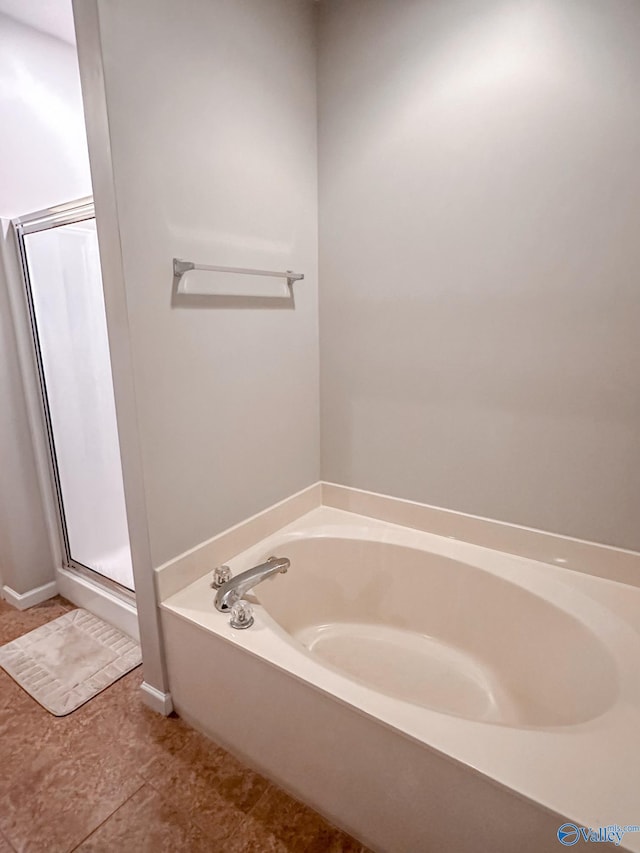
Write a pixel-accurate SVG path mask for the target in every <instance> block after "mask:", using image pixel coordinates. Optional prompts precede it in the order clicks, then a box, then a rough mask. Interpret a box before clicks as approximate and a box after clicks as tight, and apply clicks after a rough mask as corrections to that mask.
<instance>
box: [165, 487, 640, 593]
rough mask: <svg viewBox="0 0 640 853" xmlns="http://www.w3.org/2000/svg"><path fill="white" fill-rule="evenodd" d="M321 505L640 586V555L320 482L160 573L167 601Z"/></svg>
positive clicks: (238, 526) (182, 556) (263, 512)
mask: <svg viewBox="0 0 640 853" xmlns="http://www.w3.org/2000/svg"><path fill="white" fill-rule="evenodd" d="M320 506H325V507H333V508H335V509H342V510H346V511H347V512H351V513H355V514H357V515H362V516H366V517H368V518H372V519H378V520H379V521H386V522H389V523H391V524H398V525H401V526H402V527H409V528H412V529H414V530H420V531H423V532H425V533H433V534H435V535H438V536H445V537H447V538H449V539H456V540H460V541H462V542H469V543H471V544H475V545H480V546H482V547H484V548H491V549H494V550H496V551H502V552H505V553H508V554H514V555H516V556H519V557H527V558H529V559H531V560H535V561H537V562H542V563H549V564H551V565H555V566H558V567H560V568H564V569H571V570H573V571H576V572H581V573H584V574H588V575H593V576H595V577H598V578H606V579H608V580H613V581H619V582H621V583H624V584H629V585H630V586H636V587H640V553H638V552H637V551H629V550H626V549H624V548H615V547H613V546H611V545H601V544H599V543H597V542H587V541H586V540H583V539H573V538H571V537H569V536H560V535H558V534H555V533H548V532H546V531H544V530H534V529H532V528H529V527H520V526H518V525H516V524H509V523H507V522H504V521H496V520H495V519H491V518H481V517H479V516H476V515H468V514H466V513H463V512H455V511H454V510H449V509H442V508H440V507H434V506H429V505H428V504H421V503H416V502H415V501H409V500H404V499H402V498H396V497H392V496H390V495H381V494H377V493H376V492H367V491H364V490H362V489H354V488H351V487H350V486H343V485H339V484H337V483H325V482H318V483H314V484H313V485H311V486H308V487H307V488H305V489H303V490H302V491H300V492H297V493H296V494H294V495H291V496H290V497H288V498H286V499H285V500H283V501H279V502H278V503H276V504H274V505H273V506H270V507H268V508H267V509H265V510H263V511H262V512H259V513H257V514H256V515H253V516H251V518H248V519H246V520H245V521H242V522H240V523H239V524H236V525H234V526H233V527H230V528H229V529H228V530H225V531H223V532H222V533H219V534H218V535H217V536H214V537H212V538H211V539H208V540H207V541H206V542H203V543H201V544H200V545H197V546H196V547H195V548H191V549H190V550H189V551H185V552H184V554H181V555H180V556H179V557H176V558H175V559H173V560H169V561H168V562H166V563H164V564H163V565H161V566H159V567H158V568H157V569H156V570H155V583H156V591H157V597H158V601H159V602H163V601H164V600H165V599H167V598H169V597H170V596H171V595H173V594H174V593H176V592H178V591H179V590H181V589H183V588H184V587H185V586H187V585H188V584H190V583H192V582H193V581H195V580H197V579H198V578H200V577H202V575H204V574H205V573H206V572H210V571H211V570H212V569H213V568H214V567H215V566H217V565H220V564H221V563H224V562H225V561H226V560H228V559H230V558H231V557H233V556H235V555H237V554H239V553H240V552H241V551H244V550H246V549H247V548H249V547H251V545H253V544H254V543H255V542H258V541H260V540H261V539H264V538H265V537H267V536H270V535H271V534H272V533H275V532H276V531H277V530H279V529H280V528H282V527H284V526H285V525H286V524H289V523H290V522H292V521H294V520H295V519H297V518H300V517H301V516H302V515H304V514H305V513H307V512H310V511H311V510H312V509H315V508H317V507H320Z"/></svg>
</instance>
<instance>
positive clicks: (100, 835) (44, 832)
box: [0, 598, 367, 853]
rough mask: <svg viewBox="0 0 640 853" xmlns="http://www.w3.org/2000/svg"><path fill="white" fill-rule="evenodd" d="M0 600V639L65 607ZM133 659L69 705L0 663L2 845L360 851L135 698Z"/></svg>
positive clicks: (7, 848) (119, 851)
mask: <svg viewBox="0 0 640 853" xmlns="http://www.w3.org/2000/svg"><path fill="white" fill-rule="evenodd" d="M71 607H72V605H70V604H69V603H68V602H66V601H64V600H63V599H61V598H55V599H51V600H50V601H48V602H45V603H44V604H41V605H39V606H38V607H34V608H31V609H30V610H26V611H23V612H20V611H17V610H15V609H14V608H13V607H11V606H10V605H8V604H7V603H6V602H4V601H2V600H0V645H2V644H3V643H8V642H9V641H10V640H13V639H15V638H16V637H18V636H20V635H22V634H25V633H26V632H27V631H30V630H32V629H33V628H36V627H38V625H42V624H44V623H45V622H48V621H49V620H50V619H55V618H56V617H57V616H60V615H61V614H62V613H64V612H66V611H67V610H69V609H71ZM141 680H142V674H141V670H140V668H138V669H136V670H134V671H133V672H131V673H129V675H127V676H125V677H124V678H122V679H121V680H120V681H118V682H116V683H115V684H114V685H112V686H111V687H109V688H108V689H107V690H105V691H104V692H103V693H101V694H100V695H98V696H96V697H95V698H94V699H92V700H91V701H90V702H88V703H87V704H86V705H84V706H83V707H82V708H79V709H78V710H77V711H75V712H74V713H73V714H70V715H69V716H67V717H53V716H52V715H51V714H49V713H48V712H47V711H45V710H44V709H43V708H41V707H40V706H39V705H38V704H37V702H35V701H34V700H33V699H32V698H31V697H30V696H28V695H27V694H26V693H25V692H24V691H23V690H21V688H20V687H18V686H17V685H16V684H15V682H13V681H12V679H11V678H10V677H9V676H8V675H7V674H6V673H5V672H4V670H2V669H0V853H13V851H20V853H23V851H24V853H27V851H28V853H69V851H72V850H78V851H81V853H162V851H170V853H183V851H184V853H216V851H221V852H222V851H224V853H341V852H342V851H344V853H367V851H366V848H364V847H363V846H362V845H361V844H359V843H358V842H356V841H354V840H353V839H352V838H350V837H349V836H347V835H345V834H344V833H343V832H340V831H339V830H337V829H335V828H333V827H332V826H330V825H329V824H328V823H326V821H324V820H323V819H322V818H321V817H320V816H319V815H317V814H316V813H315V812H313V811H311V809H309V808H307V807H306V806H303V805H301V804H300V803H298V802H296V801H295V800H293V799H292V798H291V797H289V796H288V795H287V794H285V793H284V792H283V791H281V790H280V789H278V788H277V787H276V786H275V785H272V784H270V783H269V782H268V781H267V780H266V779H264V778H263V777H262V776H260V775H259V774H257V773H255V772H253V771H252V770H250V769H249V768H248V767H246V766H244V765H243V764H242V763H241V762H239V761H238V760H237V759H235V758H234V757H233V756H231V755H229V753H227V752H225V751H224V750H223V749H221V748H220V747H218V746H216V745H215V744H213V743H212V742H211V741H209V740H208V739H207V738H205V737H203V736H202V735H200V734H198V733H197V732H195V731H194V730H193V729H191V728H189V726H187V725H186V724H185V723H184V722H182V720H180V719H179V718H178V717H175V716H174V717H170V718H164V717H161V716H159V715H157V714H154V713H153V712H151V711H149V710H148V709H147V708H146V707H145V706H144V705H143V704H142V702H141V700H140V697H139V691H138V687H139V685H140V682H141Z"/></svg>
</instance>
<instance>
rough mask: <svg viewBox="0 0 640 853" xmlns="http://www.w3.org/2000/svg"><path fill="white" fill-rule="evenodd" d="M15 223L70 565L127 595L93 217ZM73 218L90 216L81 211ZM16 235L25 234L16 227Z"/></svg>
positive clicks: (127, 559)
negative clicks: (100, 579) (104, 580)
mask: <svg viewBox="0 0 640 853" xmlns="http://www.w3.org/2000/svg"><path fill="white" fill-rule="evenodd" d="M90 212H91V216H90V217H88V218H79V219H78V221H71V222H70V221H68V220H69V216H68V215H67V216H66V217H65V222H64V224H57V221H56V220H55V217H54V218H53V221H51V220H47V218H46V217H45V218H44V219H42V220H39V221H37V222H35V223H28V222H27V223H26V224H24V218H23V220H21V223H22V224H21V225H20V226H18V228H17V231H18V239H19V240H21V241H22V246H21V248H22V257H23V267H24V269H25V278H26V279H27V282H26V284H27V295H28V299H29V303H30V311H31V320H32V328H33V333H34V342H35V345H36V352H37V356H38V363H39V371H40V380H41V384H42V392H43V401H44V409H45V420H46V421H47V427H48V433H49V443H50V448H51V457H52V470H53V474H54V480H55V481H56V482H55V485H56V491H57V495H58V503H59V509H60V520H61V530H62V536H63V540H64V547H65V550H66V556H67V563H68V564H69V565H70V566H75V567H80V568H85V569H90V570H92V571H93V572H97V573H98V574H99V575H101V576H103V577H105V578H108V579H109V580H111V581H114V582H115V583H117V584H119V585H120V586H123V587H125V588H127V589H129V590H133V588H134V582H133V569H132V565H131V551H130V547H129V535H128V529H127V516H126V509H125V500H124V488H123V482H122V468H121V463H120V446H119V441H118V432H117V425H116V411H115V402H114V395H113V383H112V376H111V364H110V359H109V343H108V338H107V326H106V318H105V309H104V298H103V291H102V280H101V273H100V258H99V252H98V240H97V234H96V226H95V219H94V218H93V212H92V210H91V211H90ZM78 216H79V217H83V216H85V217H86V216H87V207H86V206H84V207H83V208H82V209H81V211H80V212H79V213H78ZM21 229H22V230H21Z"/></svg>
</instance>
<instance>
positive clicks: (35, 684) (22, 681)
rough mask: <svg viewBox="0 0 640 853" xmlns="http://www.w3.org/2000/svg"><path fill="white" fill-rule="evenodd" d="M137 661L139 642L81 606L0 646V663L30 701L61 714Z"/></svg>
mask: <svg viewBox="0 0 640 853" xmlns="http://www.w3.org/2000/svg"><path fill="white" fill-rule="evenodd" d="M141 661H142V655H141V653H140V646H139V645H138V643H136V642H135V641H134V640H132V639H131V638H130V637H127V635H126V634H123V633H122V631H118V629H117V628H113V627H112V626H111V625H108V624H107V623H106V622H103V621H102V619H98V617H97V616H94V615H93V614H92V613H88V612H87V611H86V610H70V611H69V613H65V614H64V615H63V616H60V617H59V618H58V619H54V620H53V621H52V622H47V624H46V625H42V626H41V627H40V628H36V629H35V630H34V631H30V632H29V633H28V634H24V636H22V637H18V639H17V640H13V641H12V642H11V643H7V644H6V646H0V666H1V667H2V668H3V669H5V670H6V671H7V672H8V673H9V675H10V676H11V677H12V678H13V679H14V681H17V682H18V684H19V685H20V687H22V688H23V689H24V690H26V691H27V693H29V694H30V695H31V696H33V698H34V699H35V700H36V702H39V703H40V704H41V705H42V706H43V707H44V708H46V709H47V711H51V713H52V714H55V716H56V717H64V716H65V714H70V713H71V712H72V711H75V710H76V708H79V707H80V705H84V703H85V702H88V701H89V699H92V698H93V697H94V696H95V695H96V694H97V693H100V691H102V690H104V689H105V687H108V686H109V685H110V684H113V682H114V681H117V680H118V679H119V678H121V677H122V676H123V675H126V673H127V672H129V671H130V670H132V669H133V668H134V667H136V666H138V664H139V663H141Z"/></svg>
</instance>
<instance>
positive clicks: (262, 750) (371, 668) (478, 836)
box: [162, 507, 640, 853]
mask: <svg viewBox="0 0 640 853" xmlns="http://www.w3.org/2000/svg"><path fill="white" fill-rule="evenodd" d="M272 554H275V555H277V556H287V557H289V558H290V560H291V568H290V570H289V571H288V573H287V574H286V575H278V576H276V577H275V578H274V579H272V580H269V581H266V582H264V583H263V584H261V585H260V586H258V587H257V588H256V589H255V591H254V596H252V597H251V598H250V600H252V601H253V602H254V605H255V616H256V621H255V625H254V626H253V627H252V628H250V629H248V630H246V631H235V630H233V629H232V628H230V627H229V625H228V617H227V616H226V615H223V614H221V613H218V612H216V611H215V609H214V608H213V604H212V601H213V592H212V590H211V589H210V588H209V578H208V576H207V577H204V578H201V579H200V580H198V581H196V582H195V583H192V584H190V585H189V586H187V587H186V588H185V589H183V590H181V591H179V592H178V593H176V594H175V595H173V596H171V597H169V598H168V599H167V600H166V601H165V602H164V603H163V605H162V620H163V628H164V632H165V641H166V648H167V658H168V666H169V676H170V684H171V690H172V694H173V698H174V703H175V705H176V708H177V710H178V711H179V712H180V713H181V714H183V715H184V716H185V717H186V718H187V719H189V720H191V721H192V722H193V723H194V724H195V725H197V726H199V727H200V728H202V729H204V730H205V731H207V732H208V733H209V734H210V735H212V736H213V737H214V738H216V739H218V740H220V741H222V742H224V743H225V744H226V745H228V746H229V747H230V748H231V749H233V750H234V751H235V752H237V753H239V754H241V755H243V756H244V757H245V758H246V759H247V760H249V761H250V762H251V763H253V764H254V765H255V766H257V767H259V768H260V769H261V770H262V771H263V772H265V773H266V774H267V775H269V776H271V777H272V778H274V779H276V781H278V782H279V783H280V784H282V785H284V786H285V787H286V788H288V789H289V790H291V791H292V792H293V793H294V794H296V795H298V796H300V797H302V798H303V799H305V800H306V801H307V802H309V803H310V804H311V805H313V806H315V807H316V808H317V809H318V810H320V811H321V812H323V813H324V814H325V815H327V816H328V817H329V818H330V819H332V820H333V821H334V822H336V823H338V824H340V825H341V826H343V827H344V828H345V829H347V830H348V831H350V832H352V833H354V834H355V835H357V836H358V837H360V838H361V839H362V840H363V841H364V842H366V843H367V844H368V845H369V846H371V847H372V848H374V849H376V850H383V851H392V853H400V851H411V853H417V851H423V850H424V851H428V850H436V851H440V850H451V851H455V853H466V851H474V853H477V851H484V850H487V851H488V850H491V851H492V853H493V851H501V850H504V851H505V853H506V851H513V850H515V849H517V850H519V851H528V850H530V851H535V853H540V851H545V850H550V851H551V850H555V851H557V850H560V849H562V845H560V843H559V842H558V839H557V836H556V830H557V829H558V827H559V825H560V824H561V823H563V822H564V821H565V820H571V821H573V822H574V823H576V824H578V825H584V826H587V827H588V826H591V827H594V828H595V827H599V826H601V825H612V824H619V825H627V824H631V823H640V799H639V796H638V791H640V761H638V740H639V738H638V732H640V663H639V662H640V635H639V634H638V626H640V590H638V589H637V588H634V587H631V586H628V585H625V584H621V583H616V582H614V581H609V580H606V579H603V578H598V577H593V576H589V575H584V574H580V573H578V572H574V571H569V570H567V569H562V568H557V567H554V566H551V565H547V564H544V563H538V562H535V561H533V560H529V559H525V558H521V557H515V556H512V555H508V554H503V553H501V552H498V551H493V550H490V549H487V548H481V547H479V546H477V545H470V544H468V543H464V542H460V541H456V540H451V539H447V538H444V537H441V536H435V535H432V534H429V533H424V532H420V531H416V530H412V529H409V528H404V527H400V526H398V525H394V524H387V523H385V522H382V521H376V520H373V519H369V518H364V517H362V516H357V515H354V514H352V513H347V512H343V511H340V510H336V509H332V508H326V507H322V508H319V509H316V510H314V511H312V512H310V513H308V514H307V515H305V516H304V517H302V518H301V519H299V520H298V521H296V522H294V523H293V524H290V525H288V526H287V527H284V528H283V529H282V530H280V531H278V532H277V533H275V534H274V535H272V536H270V537H268V538H267V539H265V540H263V541H262V542H260V543H258V544H257V545H255V546H254V547H252V548H250V549H249V550H247V551H245V552H243V553H242V554H240V555H238V556H237V557H236V558H234V559H232V560H230V561H229V563H230V565H231V567H232V569H233V571H234V573H237V572H240V571H243V570H244V569H246V568H249V567H250V566H252V565H255V564H256V563H258V562H261V561H263V560H264V559H265V558H266V557H268V556H271V555H272ZM621 849H629V850H640V833H636V834H627V835H626V836H625V837H624V840H623V847H622V848H621Z"/></svg>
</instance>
